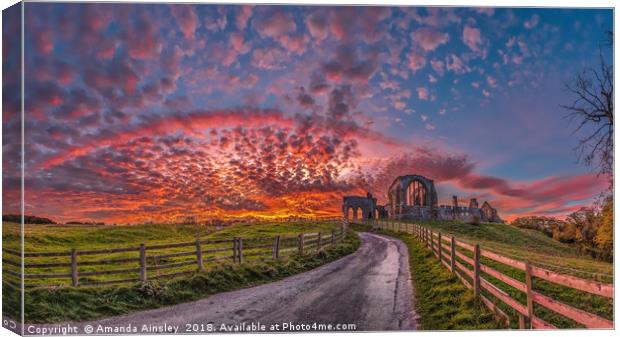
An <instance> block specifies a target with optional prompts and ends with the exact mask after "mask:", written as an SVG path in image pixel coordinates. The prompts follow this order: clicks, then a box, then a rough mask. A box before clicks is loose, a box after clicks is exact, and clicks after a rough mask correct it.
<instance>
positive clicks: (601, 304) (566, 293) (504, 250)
mask: <svg viewBox="0 0 620 337" xmlns="http://www.w3.org/2000/svg"><path fill="white" fill-rule="evenodd" d="M416 223H418V224H421V225H423V226H425V227H427V228H429V229H432V230H438V231H441V232H442V233H443V234H448V235H454V236H456V237H457V238H458V239H459V240H460V241H463V242H468V243H479V244H480V246H481V248H482V249H487V250H490V251H494V252H497V253H500V254H502V255H505V256H509V257H513V258H515V259H518V260H523V261H530V262H531V263H532V264H534V265H538V266H540V267H542V268H545V269H550V270H554V271H557V272H559V273H563V274H571V275H574V276H578V277H581V278H589V279H595V280H597V281H603V282H612V275H611V273H612V271H613V264H611V263H607V262H602V261H598V260H594V259H592V258H591V257H589V256H584V255H581V254H580V253H579V250H578V249H577V248H576V247H572V246H570V245H566V244H563V243H560V242H557V241H555V240H553V239H551V238H549V237H547V236H546V235H544V234H543V233H540V232H537V231H534V230H528V229H521V228H517V227H513V226H510V225H504V224H494V223H482V224H479V225H472V224H467V223H454V222H440V221H424V222H422V221H417V222H416ZM399 235H403V236H405V237H412V235H408V234H399ZM427 250H428V249H427ZM458 250H459V251H460V252H461V253H463V254H465V255H467V256H469V257H470V258H471V257H472V255H473V254H472V253H471V252H469V251H467V250H464V249H460V248H459V249H458ZM428 251H429V254H430V250H428ZM457 260H459V262H461V263H462V264H463V265H468V264H467V263H466V262H465V261H463V260H461V259H458V258H457ZM481 263H483V264H485V265H488V266H490V267H492V268H494V269H496V270H498V271H500V272H502V273H503V274H505V275H508V276H510V277H512V278H514V279H516V280H519V281H521V282H525V273H524V272H523V271H521V270H518V269H515V268H512V267H510V266H507V265H504V264H501V263H497V262H495V261H493V260H490V259H487V258H484V257H483V258H481ZM434 264H435V265H436V266H437V267H438V268H443V266H441V265H440V263H439V261H438V260H437V259H436V258H435V259H434ZM470 269H471V268H470ZM464 277H465V278H466V279H468V280H469V281H470V282H471V279H469V277H468V276H467V275H464ZM483 277H484V278H485V279H487V280H488V281H490V282H491V283H493V284H494V285H495V286H497V287H498V288H500V289H502V290H503V291H505V292H506V293H508V294H509V295H510V296H511V297H512V298H514V299H517V300H518V301H519V302H521V303H522V304H525V303H526V296H525V294H524V293H522V292H520V291H518V290H516V289H514V288H512V287H510V286H508V285H506V284H505V283H503V282H502V281H500V280H497V279H495V278H494V277H492V276H490V275H487V274H485V273H483ZM534 289H535V290H536V291H538V292H540V293H542V294H544V295H547V296H550V297H552V298H554V299H556V300H559V301H561V302H563V303H565V304H568V305H571V306H573V307H575V308H578V309H581V310H584V311H587V312H590V313H594V314H596V315H599V316H601V317H604V318H606V319H609V320H613V300H612V299H608V298H603V297H601V296H596V295H592V294H589V293H586V292H583V291H579V290H575V289H572V288H568V287H564V286H560V285H557V284H554V283H551V282H547V281H545V280H541V279H534ZM437 291H439V290H438V289H437ZM483 294H485V296H487V298H492V296H491V295H490V294H488V293H487V292H486V290H483ZM494 302H495V303H496V304H499V306H500V308H501V309H502V310H504V311H505V312H506V313H508V314H510V315H512V316H513V317H516V313H515V312H514V311H513V310H512V309H511V308H509V307H508V306H506V305H504V304H503V303H501V302H500V301H498V300H495V301H494ZM535 314H536V316H537V317H540V318H542V319H543V320H545V321H547V322H549V323H551V324H554V325H555V326H557V327H560V328H580V327H583V326H582V325H580V324H578V323H576V322H574V321H572V320H570V319H567V318H565V317H563V316H561V315H559V314H556V313H554V312H552V311H550V310H547V309H546V308H544V307H542V306H540V305H538V304H535ZM517 325H518V324H517V321H516V319H513V320H512V322H511V327H513V328H516V327H517Z"/></svg>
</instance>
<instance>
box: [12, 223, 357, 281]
mask: <svg viewBox="0 0 620 337" xmlns="http://www.w3.org/2000/svg"><path fill="white" fill-rule="evenodd" d="M345 235H346V227H345V226H344V224H343V225H341V226H340V228H339V229H333V230H331V232H314V233H302V234H299V235H287V236H280V235H279V236H274V237H251V238H243V237H236V238H232V239H225V240H201V239H197V240H195V241H191V242H179V243H167V244H157V245H148V246H147V245H144V244H141V245H139V246H134V247H122V248H110V249H97V250H78V249H71V250H68V251H58V252H25V253H24V254H23V255H24V275H23V277H24V285H25V286H26V287H31V288H32V287H58V286H66V285H70V286H87V285H88V286H98V285H108V284H118V283H129V282H145V281H147V280H149V279H152V278H154V279H164V278H173V277H177V276H182V275H186V274H192V273H195V272H196V271H203V270H205V269H207V268H210V267H214V266H217V265H221V264H224V263H229V264H230V263H237V264H240V263H244V262H246V261H249V260H278V259H280V258H282V257H285V256H290V255H294V254H300V255H303V254H307V253H310V252H313V251H318V250H319V249H321V248H323V247H326V246H333V245H335V244H336V243H338V242H340V241H342V240H343V239H344V237H345ZM190 248H191V249H190ZM2 250H3V253H4V254H3V257H2V262H3V270H2V271H3V273H4V276H5V277H4V279H3V280H4V281H5V282H7V283H9V284H11V285H13V286H16V287H20V280H21V276H22V275H21V273H20V272H17V271H15V270H11V269H8V268H6V267H4V266H11V267H13V268H15V267H19V268H21V265H22V264H21V262H20V261H19V260H17V261H16V260H15V258H17V259H21V256H22V254H21V253H20V252H19V251H15V250H11V249H6V248H3V249H2ZM9 257H12V258H9ZM164 272H165V273H164ZM6 276H9V277H11V278H12V279H13V280H9V279H7V278H6ZM116 276H120V278H118V277H116ZM50 281H51V282H50Z"/></svg>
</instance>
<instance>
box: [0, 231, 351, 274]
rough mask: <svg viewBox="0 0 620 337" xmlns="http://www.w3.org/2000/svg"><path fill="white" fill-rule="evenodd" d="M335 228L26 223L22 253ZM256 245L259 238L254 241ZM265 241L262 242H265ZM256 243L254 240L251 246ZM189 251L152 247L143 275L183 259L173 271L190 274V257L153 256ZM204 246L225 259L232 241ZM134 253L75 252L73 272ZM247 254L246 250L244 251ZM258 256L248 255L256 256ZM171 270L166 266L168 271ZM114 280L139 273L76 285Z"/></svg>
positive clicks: (15, 243) (9, 235) (8, 237)
mask: <svg viewBox="0 0 620 337" xmlns="http://www.w3.org/2000/svg"><path fill="white" fill-rule="evenodd" d="M3 225H4V231H3V242H4V247H5V248H9V249H13V250H19V245H20V242H19V225H18V224H14V223H4V224H3ZM337 227H339V226H338V225H337V224H335V223H334V222H326V221H322V222H295V223H273V222H272V223H252V224H237V225H233V226H228V227H224V228H221V229H216V228H215V227H207V226H199V225H138V226H99V227H63V226H54V225H26V229H25V242H24V247H25V252H28V253H35V252H36V253H39V252H66V253H68V252H69V251H70V249H72V248H75V249H77V250H78V251H83V250H98V249H109V248H124V247H136V249H137V247H138V246H139V245H140V244H145V245H146V246H152V245H158V244H169V243H179V242H192V241H194V240H195V239H196V238H198V237H199V238H200V239H201V240H229V239H232V238H234V237H242V238H244V239H248V238H256V237H260V238H271V237H274V236H277V235H281V236H288V237H290V236H295V235H297V234H299V233H309V232H323V233H324V234H328V233H330V232H331V230H332V229H336V228H337ZM259 243H260V242H259ZM268 244H269V243H267V245H268ZM255 245H256V244H255ZM282 245H283V246H288V247H290V246H295V245H296V243H295V242H294V240H291V239H289V240H285V241H283V242H282ZM192 249H193V250H195V248H193V247H172V248H166V249H158V250H156V251H147V255H148V258H147V265H148V266H149V267H150V268H149V271H148V277H149V278H152V277H154V276H163V275H164V274H166V270H163V269H162V270H159V269H156V268H154V267H155V266H157V265H162V264H170V263H185V262H187V263H188V265H187V266H182V267H178V268H175V269H174V272H191V271H193V270H194V269H195V268H196V265H195V264H194V265H192V264H191V261H192V260H195V258H196V257H195V255H187V256H180V257H174V258H164V259H156V260H155V259H154V257H155V256H158V255H162V254H176V253H183V252H187V251H191V250H192ZM208 249H220V250H222V251H219V252H214V253H211V254H209V255H208V256H207V255H205V256H204V258H205V259H206V258H226V257H227V256H231V255H232V243H231V242H222V243H217V244H209V245H206V246H204V247H203V250H208ZM268 249H269V248H262V249H251V248H250V244H246V249H245V252H246V253H256V252H259V251H265V250H268ZM138 255H139V254H138V252H137V251H136V250H134V251H128V252H117V253H107V254H104V255H80V256H79V258H78V260H79V263H78V265H79V268H78V269H79V273H81V274H84V275H86V273H89V272H99V271H106V270H107V271H112V270H115V269H116V270H119V269H132V268H134V269H135V268H136V267H137V266H138V262H137V261H126V262H124V263H114V264H108V265H88V263H92V262H94V261H98V260H99V261H100V260H102V259H115V260H118V259H134V260H135V259H136V258H137V257H138ZM248 255H250V254H248ZM256 258H259V257H252V258H251V259H256ZM3 259H6V260H9V261H13V262H19V257H16V256H13V255H10V254H8V253H7V252H3ZM69 262H70V257H69V256H68V255H67V256H52V257H26V258H25V263H27V264H32V263H36V264H50V263H69ZM221 262H222V261H221V260H220V261H212V262H206V263H205V267H206V268H210V267H213V266H216V265H219V264H221ZM4 268H5V269H6V270H10V271H14V272H19V267H17V266H13V265H9V264H6V265H5V266H4ZM169 271H172V270H169ZM27 273H29V274H32V273H36V274H41V273H47V274H58V273H63V274H68V273H70V266H64V267H59V266H53V267H41V268H39V267H37V268H30V269H29V270H28V271H27ZM8 276H9V277H8V278H7V279H10V280H12V281H14V282H16V283H18V282H19V280H18V279H17V278H15V277H12V276H11V275H8ZM119 277H120V278H137V277H139V272H137V271H134V272H128V273H124V274H122V275H119V274H109V275H97V276H80V283H81V284H89V283H91V284H92V283H100V282H109V281H113V280H118V279H119ZM27 281H28V282H27V284H28V285H32V286H49V285H68V284H69V283H70V279H69V278H67V277H65V278H47V279H28V280H27Z"/></svg>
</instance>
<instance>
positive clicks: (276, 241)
mask: <svg viewBox="0 0 620 337" xmlns="http://www.w3.org/2000/svg"><path fill="white" fill-rule="evenodd" d="M271 255H272V258H273V259H274V260H277V259H278V258H279V257H280V235H278V236H275V237H274V238H273V249H272V252H271Z"/></svg>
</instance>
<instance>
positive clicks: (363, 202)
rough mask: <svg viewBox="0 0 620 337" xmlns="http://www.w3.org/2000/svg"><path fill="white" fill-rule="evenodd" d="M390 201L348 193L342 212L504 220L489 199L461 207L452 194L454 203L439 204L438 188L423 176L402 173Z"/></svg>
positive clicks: (366, 216)
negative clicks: (382, 201)
mask: <svg viewBox="0 0 620 337" xmlns="http://www.w3.org/2000/svg"><path fill="white" fill-rule="evenodd" d="M387 199H388V203H387V204H386V205H377V199H376V198H374V197H373V196H372V194H370V193H368V194H367V195H366V196H365V197H364V196H345V197H343V200H342V212H343V214H344V217H345V218H346V219H347V220H349V219H353V220H355V219H403V220H460V221H476V220H479V221H482V222H503V220H502V219H501V218H500V217H499V216H498V215H497V210H496V209H495V208H493V207H491V205H490V204H489V203H488V202H486V201H485V202H484V203H483V204H482V206H478V201H477V200H476V199H475V198H472V199H470V200H469V204H468V205H467V206H460V205H459V202H458V198H457V197H456V196H452V205H438V202H437V191H436V190H435V184H434V183H433V181H432V180H431V179H428V178H426V177H423V176H420V175H406V176H400V177H398V178H396V179H395V180H394V182H393V183H392V184H391V185H390V188H389V189H388V195H387Z"/></svg>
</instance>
